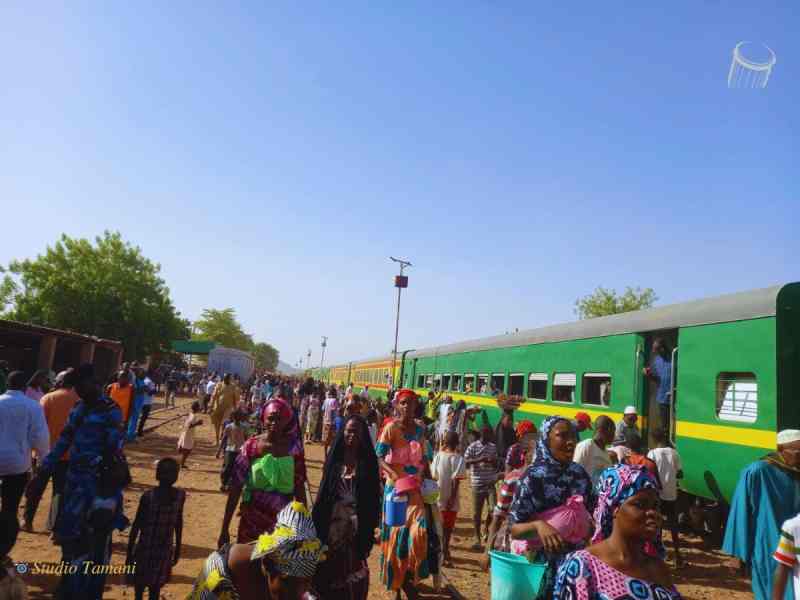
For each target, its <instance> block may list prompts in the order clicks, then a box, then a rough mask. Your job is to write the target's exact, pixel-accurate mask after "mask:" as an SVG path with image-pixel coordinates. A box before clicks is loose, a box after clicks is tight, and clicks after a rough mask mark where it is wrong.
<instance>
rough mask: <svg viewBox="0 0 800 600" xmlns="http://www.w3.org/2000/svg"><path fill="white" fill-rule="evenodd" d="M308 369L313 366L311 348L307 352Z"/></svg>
mask: <svg viewBox="0 0 800 600" xmlns="http://www.w3.org/2000/svg"><path fill="white" fill-rule="evenodd" d="M306 358H307V360H306V371H308V370H309V369H310V368H311V348H309V349H308V353H307V354H306Z"/></svg>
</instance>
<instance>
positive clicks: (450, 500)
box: [431, 431, 466, 566]
mask: <svg viewBox="0 0 800 600" xmlns="http://www.w3.org/2000/svg"><path fill="white" fill-rule="evenodd" d="M465 471H466V467H465V465H464V457H463V456H461V455H460V454H459V453H458V434H457V433H456V432H455V431H450V432H448V433H447V435H446V436H445V438H444V445H443V447H442V449H441V450H440V451H439V452H437V453H436V456H435V457H434V459H433V464H432V465H431V474H432V475H433V478H434V479H436V480H437V481H438V482H439V510H441V511H442V533H443V534H444V548H443V549H442V550H443V554H444V565H445V566H451V564H452V559H451V557H450V538H451V536H452V535H453V529H455V527H456V517H458V510H459V501H458V485H459V482H460V481H461V480H462V479H463V478H464V474H465Z"/></svg>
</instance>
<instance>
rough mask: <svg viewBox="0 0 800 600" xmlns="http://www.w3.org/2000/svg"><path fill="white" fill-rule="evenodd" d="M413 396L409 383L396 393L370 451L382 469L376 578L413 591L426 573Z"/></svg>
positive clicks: (421, 452) (420, 452)
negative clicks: (391, 414) (390, 415)
mask: <svg viewBox="0 0 800 600" xmlns="http://www.w3.org/2000/svg"><path fill="white" fill-rule="evenodd" d="M417 401H418V400H417V396H416V394H415V393H414V392H413V391H411V390H409V389H402V390H400V391H398V392H397V394H396V395H395V399H394V403H395V408H396V410H397V413H398V415H399V416H398V418H397V419H395V420H394V421H392V422H391V423H389V424H388V425H386V427H384V428H383V431H381V434H380V437H379V438H378V444H377V446H376V448H375V451H376V453H377V455H378V460H379V463H380V467H381V470H382V471H383V472H384V473H385V474H386V487H385V490H384V521H383V523H382V524H381V581H383V583H384V585H386V587H387V589H390V590H395V591H398V593H399V590H400V589H401V588H402V590H403V591H404V592H405V593H406V596H407V597H408V598H409V600H416V598H417V597H418V594H417V591H416V584H417V583H419V581H420V580H421V579H425V578H427V577H428V576H429V575H430V574H431V570H432V567H433V568H435V566H434V565H432V564H430V563H429V555H428V535H429V530H428V518H427V511H426V509H425V504H424V501H423V498H422V494H421V492H420V485H421V482H422V476H423V473H424V472H425V471H426V470H427V469H428V464H429V463H430V460H431V449H430V445H429V444H428V443H427V442H426V440H425V427H424V426H423V425H422V424H421V423H417V422H416V421H415V419H414V415H415V413H416V410H417Z"/></svg>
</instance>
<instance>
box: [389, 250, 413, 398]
mask: <svg viewBox="0 0 800 600" xmlns="http://www.w3.org/2000/svg"><path fill="white" fill-rule="evenodd" d="M389 260H391V261H392V262H396V263H397V264H399V265H400V274H399V275H396V276H395V278H394V287H396V288H397V317H396V319H395V323H394V350H393V351H392V388H393V389H394V388H395V387H396V385H395V384H396V382H395V376H394V370H395V367H396V364H397V338H398V336H399V335H400V293H401V292H402V291H403V288H407V287H408V277H406V276H405V275H403V271H404V270H405V268H406V267H411V266H413V265H412V264H411V263H410V262H408V261H407V260H402V259H400V258H395V257H394V256H390V257H389Z"/></svg>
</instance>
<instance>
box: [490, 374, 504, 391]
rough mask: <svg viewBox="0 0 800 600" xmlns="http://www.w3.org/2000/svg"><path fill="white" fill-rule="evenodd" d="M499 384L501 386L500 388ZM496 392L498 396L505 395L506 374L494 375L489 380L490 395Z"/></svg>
mask: <svg viewBox="0 0 800 600" xmlns="http://www.w3.org/2000/svg"><path fill="white" fill-rule="evenodd" d="M497 383H499V384H500V385H499V386H498V385H497ZM492 390H495V391H496V392H497V393H498V394H503V393H505V391H506V374H505V373H492V377H491V378H490V379H489V392H488V393H489V394H491V393H492Z"/></svg>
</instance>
